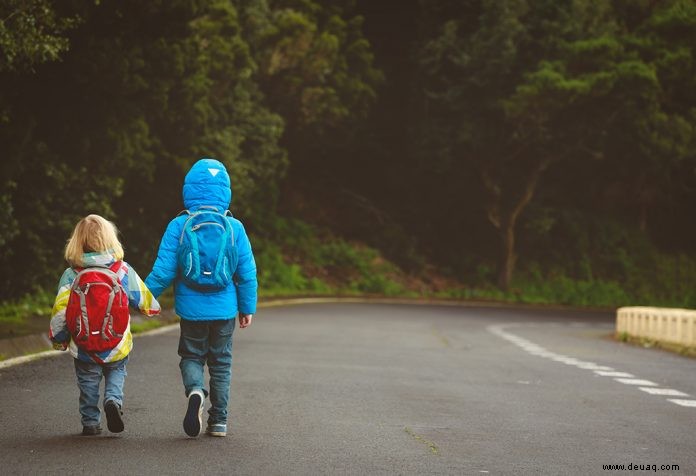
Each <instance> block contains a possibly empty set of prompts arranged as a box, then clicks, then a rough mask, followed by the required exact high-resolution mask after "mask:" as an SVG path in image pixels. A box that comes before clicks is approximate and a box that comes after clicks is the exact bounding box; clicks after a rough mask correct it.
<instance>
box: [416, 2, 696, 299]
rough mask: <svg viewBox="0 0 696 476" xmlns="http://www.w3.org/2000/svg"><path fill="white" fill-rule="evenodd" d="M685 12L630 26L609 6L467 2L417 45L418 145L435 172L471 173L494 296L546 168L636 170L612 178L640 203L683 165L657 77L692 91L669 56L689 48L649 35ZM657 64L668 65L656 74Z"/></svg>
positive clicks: (687, 120) (686, 20)
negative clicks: (494, 235)
mask: <svg viewBox="0 0 696 476" xmlns="http://www.w3.org/2000/svg"><path fill="white" fill-rule="evenodd" d="M687 3H688V2H672V3H670V4H669V5H667V4H665V5H663V6H662V7H661V8H654V7H653V4H652V2H651V3H645V4H644V5H643V10H642V11H639V12H638V13H640V14H641V15H642V20H639V21H637V25H633V26H631V27H630V28H629V25H627V23H626V22H625V21H624V20H623V19H622V15H621V13H622V12H621V7H622V6H621V5H619V4H617V5H618V6H614V5H612V4H609V3H603V2H591V1H579V0H574V1H570V0H569V1H564V2H556V1H548V2H527V1H524V0H506V1H499V2H487V1H483V2H471V3H468V4H467V6H466V7H465V8H462V9H461V10H459V12H458V16H457V17H456V18H454V19H448V20H446V21H444V22H443V23H440V25H441V26H439V30H437V34H436V35H435V36H434V38H432V39H430V40H429V41H428V42H427V43H426V44H425V46H424V47H423V50H422V53H421V56H420V58H421V60H420V64H421V68H422V77H423V84H424V89H425V97H426V110H427V117H428V119H427V120H426V121H425V123H424V127H423V131H424V132H423V137H424V142H425V144H426V145H427V146H428V147H431V148H434V149H435V150H438V151H440V154H439V160H440V162H441V163H443V161H444V164H445V165H444V167H445V168H448V169H450V170H453V171H454V170H458V169H459V170H462V166H465V167H467V170H471V171H475V172H476V173H478V174H479V175H480V178H481V183H482V185H483V189H484V190H485V197H486V198H485V208H486V210H487V215H488V218H489V221H490V223H492V224H493V226H494V227H495V229H496V230H497V232H498V236H499V240H500V244H501V252H500V267H499V271H498V284H499V286H500V287H501V288H503V289H507V288H508V287H509V285H510V280H511V278H512V274H513V272H514V268H515V264H516V260H517V253H516V246H515V242H516V228H517V224H518V221H519V219H520V216H521V214H522V213H523V211H524V210H525V209H526V208H527V206H528V205H529V204H530V202H531V201H532V199H533V198H534V196H535V194H536V193H537V191H538V189H539V184H540V180H541V178H542V176H543V174H544V173H545V171H546V170H547V169H548V168H549V167H550V166H553V167H558V166H559V165H558V164H559V163H560V162H561V161H563V164H568V163H569V162H571V163H572V162H575V163H582V164H588V163H591V162H593V161H595V160H597V159H604V160H605V162H604V163H603V164H602V167H605V168H611V167H613V166H615V164H619V163H622V162H623V163H626V161H627V160H630V162H631V164H632V165H631V167H632V168H633V169H634V170H636V171H639V172H636V173H634V174H633V179H631V178H630V177H631V175H632V174H627V176H623V177H621V180H622V181H623V183H624V184H630V186H633V187H637V188H639V189H640V190H641V191H642V193H641V194H638V196H639V199H638V201H639V202H640V203H645V201H646V200H649V199H650V197H654V196H655V195H656V192H657V191H658V190H659V191H665V182H664V180H662V179H660V178H659V177H664V176H666V175H669V173H670V171H674V170H675V168H674V161H675V160H676V161H679V160H681V159H683V158H685V157H686V156H688V155H689V149H690V145H691V144H693V116H692V117H689V114H691V112H688V113H686V114H684V113H683V112H681V113H680V112H678V111H675V110H674V108H673V107H672V106H671V105H670V102H671V101H672V100H673V99H672V98H671V97H670V96H669V95H666V94H665V91H664V86H665V85H666V83H665V82H664V79H663V78H670V75H673V76H676V77H671V78H670V79H671V81H673V82H674V83H676V84H679V85H683V84H684V83H686V84H691V83H690V81H691V79H689V78H693V74H691V73H692V71H691V69H690V67H686V68H685V67H681V70H682V71H679V68H676V65H677V62H676V61H675V60H674V58H675V57H679V58H685V57H688V58H692V57H693V56H692V52H691V51H688V50H685V48H686V46H685V44H686V43H687V40H688V39H685V40H684V42H673V41H661V40H659V36H660V34H658V33H659V30H660V28H667V30H668V32H665V31H663V32H662V33H661V34H662V35H663V37H664V35H669V34H670V33H671V34H674V33H675V32H676V31H680V30H682V31H683V30H684V29H685V28H687V27H688V25H689V24H690V22H692V21H693V14H692V12H691V11H692V10H693V8H689V7H688V6H687ZM623 7H624V8H629V7H628V6H625V5H624V6H623ZM630 8H635V6H633V5H632V6H630ZM639 17H640V15H639ZM472 18H476V19H477V21H476V22H472ZM435 24H436V26H437V22H435ZM665 25H669V27H665ZM670 61H671V63H670ZM660 63H661V64H662V65H663V67H664V66H667V67H666V68H665V69H664V70H663V71H662V73H661V74H659V73H658V70H659V69H660ZM689 64H691V63H689ZM686 89H688V88H682V89H680V91H681V92H680V93H679V94H682V95H683V94H684V92H683V91H685V90H686ZM677 96H678V95H677ZM692 104H693V103H692ZM563 166H564V167H565V166H567V165H563ZM571 180H572V179H571ZM605 184H606V183H605ZM559 193H561V194H563V190H560V191H559ZM646 197H647V198H646Z"/></svg>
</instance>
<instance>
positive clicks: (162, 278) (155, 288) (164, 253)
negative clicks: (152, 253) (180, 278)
mask: <svg viewBox="0 0 696 476" xmlns="http://www.w3.org/2000/svg"><path fill="white" fill-rule="evenodd" d="M178 229H179V227H178V225H177V223H176V219H175V220H172V221H170V222H169V225H168V226H167V229H166V231H165V232H164V236H162V241H161V242H160V246H159V250H158V251H157V259H155V264H154V265H152V271H151V272H150V274H149V275H148V276H147V278H145V286H146V287H147V288H148V289H149V290H150V291H151V292H152V294H153V295H154V296H155V298H158V297H159V296H160V294H162V292H163V291H164V290H165V289H167V288H168V287H169V286H170V285H171V284H172V282H173V281H174V279H175V278H176V275H177V265H176V250H177V248H178V247H179V233H178Z"/></svg>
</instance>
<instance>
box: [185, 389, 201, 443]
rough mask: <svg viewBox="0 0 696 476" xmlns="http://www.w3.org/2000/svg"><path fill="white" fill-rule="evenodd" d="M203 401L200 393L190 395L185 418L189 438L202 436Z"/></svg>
mask: <svg viewBox="0 0 696 476" xmlns="http://www.w3.org/2000/svg"><path fill="white" fill-rule="evenodd" d="M202 404H203V399H202V398H201V396H200V395H199V394H198V393H192V394H191V395H189V400H188V408H187V409H186V416H185V417H184V431H185V432H186V434H187V435H188V436H198V435H200V434H201V426H202V424H203V422H202V421H201V413H202V408H201V406H202Z"/></svg>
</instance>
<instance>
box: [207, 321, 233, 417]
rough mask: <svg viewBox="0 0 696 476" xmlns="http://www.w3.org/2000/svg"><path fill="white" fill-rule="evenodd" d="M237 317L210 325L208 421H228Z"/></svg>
mask: <svg viewBox="0 0 696 476" xmlns="http://www.w3.org/2000/svg"><path fill="white" fill-rule="evenodd" d="M236 321H237V320H236V319H229V320H223V321H213V322H212V323H211V326H210V350H209V352H208V371H209V372H210V405H211V407H210V409H209V410H208V414H209V417H208V423H209V424H216V423H227V403H228V401H229V397H230V380H231V378H232V333H233V332H234V326H235V323H236Z"/></svg>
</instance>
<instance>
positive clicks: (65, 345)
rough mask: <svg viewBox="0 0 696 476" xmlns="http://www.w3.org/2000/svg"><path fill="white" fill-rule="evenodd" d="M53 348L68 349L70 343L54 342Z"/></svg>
mask: <svg viewBox="0 0 696 476" xmlns="http://www.w3.org/2000/svg"><path fill="white" fill-rule="evenodd" d="M53 348H54V349H55V350H68V343H67V342H54V343H53Z"/></svg>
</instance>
